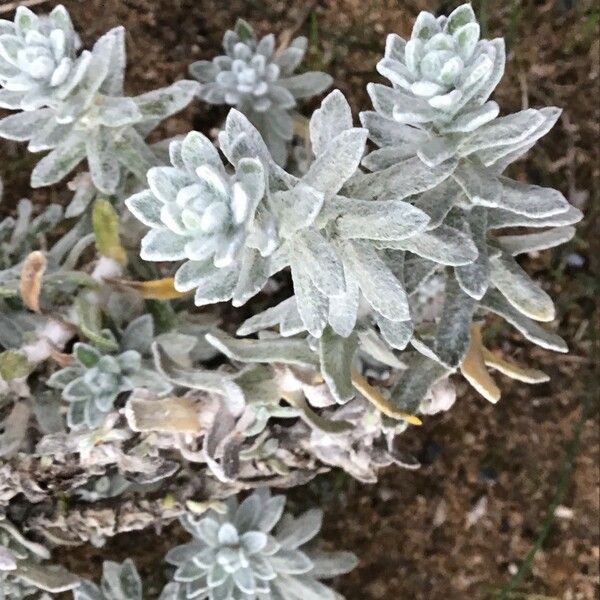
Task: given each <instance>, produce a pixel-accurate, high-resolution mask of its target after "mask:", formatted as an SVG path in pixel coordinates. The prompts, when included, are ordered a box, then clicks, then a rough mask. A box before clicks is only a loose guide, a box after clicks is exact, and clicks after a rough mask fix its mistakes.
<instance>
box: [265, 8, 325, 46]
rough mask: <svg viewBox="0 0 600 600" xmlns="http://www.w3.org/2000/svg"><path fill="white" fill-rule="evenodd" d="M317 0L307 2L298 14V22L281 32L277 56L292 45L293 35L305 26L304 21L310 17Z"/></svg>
mask: <svg viewBox="0 0 600 600" xmlns="http://www.w3.org/2000/svg"><path fill="white" fill-rule="evenodd" d="M317 2H318V0H310V2H307V3H306V4H305V5H304V8H303V9H302V11H301V13H300V14H299V15H298V18H297V19H296V22H295V23H294V24H293V25H292V26H291V27H289V28H288V29H285V30H284V31H283V32H282V33H281V36H280V37H279V39H280V42H279V47H278V48H277V51H276V53H275V55H276V56H277V55H279V54H281V53H282V52H283V51H284V50H285V49H286V48H287V47H288V46H289V45H290V42H291V41H292V39H293V37H294V36H295V35H296V34H297V33H298V32H299V31H300V30H301V29H302V27H303V26H304V22H305V21H306V19H308V17H309V16H310V14H311V13H312V11H313V10H314V8H315V6H316V5H317Z"/></svg>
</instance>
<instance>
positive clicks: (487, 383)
mask: <svg viewBox="0 0 600 600" xmlns="http://www.w3.org/2000/svg"><path fill="white" fill-rule="evenodd" d="M483 352H484V347H483V344H482V341H481V325H478V324H475V325H472V326H471V343H470V345H469V350H468V352H467V354H466V356H465V358H464V359H463V362H462V365H461V366H460V371H461V373H462V374H463V376H464V378H465V379H466V380H467V381H468V382H469V383H470V384H471V385H472V386H473V387H474V388H475V389H476V390H477V391H478V392H479V393H480V394H481V395H482V396H483V397H484V398H485V399H486V400H489V401H490V402H492V403H494V404H495V403H496V402H498V400H500V388H498V386H497V385H496V382H495V381H494V380H493V379H492V376H491V375H490V374H489V372H488V370H487V368H486V366H485V361H484V359H483Z"/></svg>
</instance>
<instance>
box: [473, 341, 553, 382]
mask: <svg viewBox="0 0 600 600" xmlns="http://www.w3.org/2000/svg"><path fill="white" fill-rule="evenodd" d="M483 360H484V362H485V364H486V365H487V366H488V367H492V369H496V370H497V371H500V373H502V374H503V375H506V376H507V377H511V378H512V379H516V380H517V381H522V382H523V383H544V382H545V381H549V380H550V377H549V376H548V375H546V373H544V372H543V371H538V369H531V368H529V367H522V366H521V365H518V364H517V363H514V362H512V361H508V360H506V359H505V358H503V357H502V356H498V355H496V354H494V353H492V352H490V351H489V350H488V349H487V348H483Z"/></svg>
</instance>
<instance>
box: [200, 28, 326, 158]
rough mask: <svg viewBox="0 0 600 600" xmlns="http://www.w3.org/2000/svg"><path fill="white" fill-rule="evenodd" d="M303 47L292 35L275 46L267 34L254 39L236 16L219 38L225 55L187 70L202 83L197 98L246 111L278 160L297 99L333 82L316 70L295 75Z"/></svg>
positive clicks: (291, 129) (285, 147) (291, 127)
mask: <svg viewBox="0 0 600 600" xmlns="http://www.w3.org/2000/svg"><path fill="white" fill-rule="evenodd" d="M307 45H308V40H307V39H306V38H305V37H297V38H295V39H294V40H292V41H291V43H290V44H289V46H288V47H287V48H285V49H283V50H278V49H276V48H275V36H274V35H273V34H272V33H271V34H269V35H266V36H265V37H263V38H261V39H260V40H259V39H258V38H257V37H256V34H255V33H254V31H253V29H252V27H251V26H250V24H248V23H247V22H246V21H244V20H243V19H238V20H237V22H236V24H235V27H234V29H233V31H232V30H229V31H227V32H225V36H224V37H223V48H224V50H225V55H223V56H217V57H216V58H214V59H213V60H212V61H208V60H199V61H197V62H195V63H193V64H192V65H191V66H190V73H191V74H192V75H193V76H194V77H195V78H196V79H197V80H198V81H200V82H201V83H202V87H201V89H200V97H201V98H202V99H203V100H205V101H206V102H209V103H211V104H228V105H229V106H234V107H236V108H237V109H238V110H239V111H241V112H242V113H243V114H244V115H246V117H248V119H250V121H251V122H252V123H253V124H254V126H255V127H256V128H257V129H258V130H259V131H260V133H261V134H262V136H263V138H264V140H265V142H266V144H267V146H268V147H269V150H270V152H271V154H272V156H273V158H274V159H275V161H276V162H277V163H278V164H284V163H285V161H286V159H287V156H288V145H289V142H290V141H291V139H292V137H293V134H294V114H293V112H292V111H293V109H294V108H295V107H296V103H297V100H299V99H302V98H308V97H310V96H316V95H317V94H320V93H321V92H323V91H324V90H326V89H327V88H328V87H330V86H331V84H332V82H333V79H332V78H331V76H330V75H327V74H326V73H322V72H319V71H310V72H306V73H302V74H300V75H294V71H295V70H296V68H297V67H298V66H299V65H300V63H301V62H302V59H303V58H304V55H305V53H306V48H307Z"/></svg>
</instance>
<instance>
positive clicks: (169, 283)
mask: <svg viewBox="0 0 600 600" xmlns="http://www.w3.org/2000/svg"><path fill="white" fill-rule="evenodd" d="M106 281H108V282H110V283H114V284H116V285H122V286H124V287H127V288H129V289H132V290H135V291H136V292H137V293H138V294H139V295H140V296H141V297H142V298H144V299H145V300H175V299H176V298H184V297H185V296H191V295H192V294H193V293H194V290H191V291H189V292H178V291H177V290H176V289H175V279H174V278H173V277H165V278H164V279H154V280H152V281H127V280H126V279H107V280H106Z"/></svg>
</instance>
